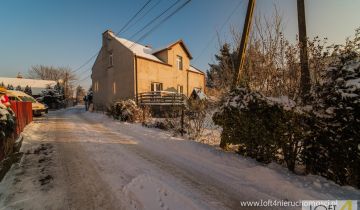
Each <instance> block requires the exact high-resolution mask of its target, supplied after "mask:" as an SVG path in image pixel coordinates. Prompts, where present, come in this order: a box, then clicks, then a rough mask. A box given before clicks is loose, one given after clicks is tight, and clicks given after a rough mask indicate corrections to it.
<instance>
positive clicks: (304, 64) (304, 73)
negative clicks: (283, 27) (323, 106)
mask: <svg viewBox="0 0 360 210" xmlns="http://www.w3.org/2000/svg"><path fill="white" fill-rule="evenodd" d="M297 11H298V26H299V44H300V63H301V78H300V95H301V97H302V101H304V100H306V98H307V97H308V96H309V93H310V89H311V83H310V70H309V58H308V49H307V35H306V18H305V0H297Z"/></svg>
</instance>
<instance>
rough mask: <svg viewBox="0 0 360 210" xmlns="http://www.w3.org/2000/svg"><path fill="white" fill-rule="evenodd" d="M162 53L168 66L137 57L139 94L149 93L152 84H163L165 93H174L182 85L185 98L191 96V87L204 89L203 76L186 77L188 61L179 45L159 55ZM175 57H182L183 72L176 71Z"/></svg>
mask: <svg viewBox="0 0 360 210" xmlns="http://www.w3.org/2000/svg"><path fill="white" fill-rule="evenodd" d="M164 53H166V54H167V56H166V57H167V58H168V63H169V65H164V64H161V63H158V62H155V61H151V60H148V59H144V58H141V57H137V74H138V92H139V93H142V92H149V91H151V83H152V82H160V83H163V90H165V91H176V90H177V86H178V85H182V86H183V93H184V94H185V95H186V96H189V95H190V94H191V91H192V87H200V88H204V83H203V81H204V76H203V75H202V74H196V73H190V74H189V75H190V77H188V71H187V69H189V67H190V60H189V57H188V56H187V54H186V52H185V51H184V49H183V48H182V47H181V45H180V44H177V45H174V46H173V47H172V48H171V49H170V50H165V51H163V52H162V53H161V54H164ZM177 55H180V56H182V57H183V70H179V69H177V65H176V56H177ZM163 56H164V55H163ZM164 57H165V56H164ZM193 74H196V75H193ZM201 77H202V79H201ZM188 78H189V79H190V80H189V86H190V88H187V84H188ZM201 84H202V85H201Z"/></svg>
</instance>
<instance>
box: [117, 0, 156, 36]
mask: <svg viewBox="0 0 360 210" xmlns="http://www.w3.org/2000/svg"><path fill="white" fill-rule="evenodd" d="M151 1H152V0H148V1H147V2H146V3H145V4H144V6H142V7H141V9H140V10H139V11H138V12H137V13H136V14H135V15H133V16H132V17H131V18H130V20H129V21H128V22H127V23H126V24H125V25H124V26H123V27H122V28H121V29H120V30H119V32H117V33H116V35H118V34H120V33H121V32H122V31H123V30H124V29H125V28H126V27H127V26H128V25H129V24H130V23H131V22H132V21H133V20H134V19H135V18H136V16H137V15H138V14H140V13H141V12H142V11H143V10H144V9H145V7H146V6H147V5H148V4H149V3H150V2H151Z"/></svg>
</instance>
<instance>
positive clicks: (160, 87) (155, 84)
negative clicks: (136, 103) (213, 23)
mask: <svg viewBox="0 0 360 210" xmlns="http://www.w3.org/2000/svg"><path fill="white" fill-rule="evenodd" d="M162 90H163V84H162V83H160V82H152V83H151V91H162Z"/></svg>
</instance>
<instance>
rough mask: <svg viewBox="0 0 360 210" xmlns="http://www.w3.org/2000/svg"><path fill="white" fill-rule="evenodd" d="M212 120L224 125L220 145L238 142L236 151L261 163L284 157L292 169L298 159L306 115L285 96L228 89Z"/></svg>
mask: <svg viewBox="0 0 360 210" xmlns="http://www.w3.org/2000/svg"><path fill="white" fill-rule="evenodd" d="M213 120H214V122H215V124H217V125H219V126H221V127H222V128H223V131H222V134H221V143H220V146H221V147H222V148H227V146H228V145H229V144H237V145H239V150H238V153H240V154H242V155H244V156H248V157H251V158H255V159H256V160H258V161H260V162H263V163H269V162H271V161H278V162H282V161H285V163H286V165H287V167H288V168H289V169H290V170H291V171H294V170H295V163H296V161H301V158H300V156H299V154H300V152H301V149H302V141H303V138H304V136H303V135H302V133H306V132H307V128H308V127H307V126H306V123H305V122H306V120H307V116H306V115H305V114H304V113H303V112H301V111H300V110H298V109H297V108H296V104H295V102H294V101H292V100H289V99H288V98H286V97H282V98H267V97H265V96H263V95H262V94H260V93H258V92H252V91H250V90H248V89H246V88H238V89H235V90H233V91H232V92H231V93H230V95H229V97H228V98H227V99H226V102H225V103H224V105H223V106H222V107H221V108H220V111H219V112H216V113H215V114H214V117H213Z"/></svg>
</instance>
